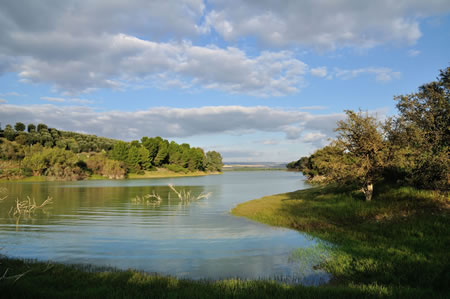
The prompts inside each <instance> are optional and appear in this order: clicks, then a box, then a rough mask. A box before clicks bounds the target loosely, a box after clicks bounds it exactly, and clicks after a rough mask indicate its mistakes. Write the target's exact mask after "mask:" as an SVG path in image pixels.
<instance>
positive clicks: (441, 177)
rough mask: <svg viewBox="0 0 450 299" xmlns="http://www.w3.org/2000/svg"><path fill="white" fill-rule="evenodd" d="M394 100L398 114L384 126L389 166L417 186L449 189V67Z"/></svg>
mask: <svg viewBox="0 0 450 299" xmlns="http://www.w3.org/2000/svg"><path fill="white" fill-rule="evenodd" d="M395 100H397V109H398V110H399V116H398V117H396V118H394V119H392V120H391V121H390V122H389V123H388V125H387V126H386V127H387V132H388V138H389V141H390V145H391V150H390V155H391V157H392V159H391V160H392V161H393V163H392V164H393V165H392V167H393V168H394V169H396V170H397V171H398V172H399V173H401V174H402V175H403V176H405V178H406V179H407V180H409V181H411V183H413V184H414V185H416V186H419V187H425V188H438V189H448V188H449V173H450V169H449V164H450V160H449V155H448V152H449V143H450V67H448V68H447V69H445V70H442V71H441V72H440V75H439V77H438V79H437V81H434V82H431V83H428V84H424V85H422V86H420V87H419V91H418V92H416V93H412V94H408V95H401V96H398V97H395Z"/></svg>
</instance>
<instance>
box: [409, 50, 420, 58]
mask: <svg viewBox="0 0 450 299" xmlns="http://www.w3.org/2000/svg"><path fill="white" fill-rule="evenodd" d="M419 54H420V51H419V50H416V49H411V50H409V51H408V56H409V57H416V56H417V55H419Z"/></svg>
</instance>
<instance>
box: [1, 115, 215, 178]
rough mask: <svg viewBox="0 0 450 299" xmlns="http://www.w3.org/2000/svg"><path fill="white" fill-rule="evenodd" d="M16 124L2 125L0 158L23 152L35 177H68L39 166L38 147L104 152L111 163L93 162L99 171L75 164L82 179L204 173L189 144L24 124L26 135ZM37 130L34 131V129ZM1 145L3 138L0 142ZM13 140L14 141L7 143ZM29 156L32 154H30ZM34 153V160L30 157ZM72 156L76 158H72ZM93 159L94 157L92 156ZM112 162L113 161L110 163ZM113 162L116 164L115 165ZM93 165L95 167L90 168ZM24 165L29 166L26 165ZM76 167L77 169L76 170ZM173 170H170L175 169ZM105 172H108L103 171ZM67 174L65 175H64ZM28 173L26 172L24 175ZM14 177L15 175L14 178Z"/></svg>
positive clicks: (56, 169)
mask: <svg viewBox="0 0 450 299" xmlns="http://www.w3.org/2000/svg"><path fill="white" fill-rule="evenodd" d="M18 124H19V125H17V124H16V127H17V128H18V129H19V130H17V131H16V130H14V129H13V128H12V127H11V125H6V127H5V130H4V131H3V132H2V133H3V135H4V136H5V138H6V140H5V141H7V142H4V144H1V143H0V159H3V160H14V161H21V160H22V159H23V158H24V157H25V150H26V151H27V153H28V154H27V157H26V160H25V162H24V163H25V164H24V165H25V166H24V167H26V168H27V169H31V171H33V173H34V174H35V175H51V176H53V177H56V178H60V179H63V178H65V177H66V178H68V179H72V178H70V176H69V175H68V174H67V173H69V172H70V171H69V170H67V171H66V169H69V168H67V167H62V166H61V167H62V168H61V167H59V166H56V165H55V167H53V168H52V167H50V166H49V165H47V164H48V163H47V164H45V163H44V164H45V165H44V166H42V163H43V159H44V158H43V157H40V155H39V153H37V151H36V150H35V149H36V148H39V149H40V150H43V148H48V149H55V151H53V152H55V153H56V152H57V150H58V149H59V150H62V151H64V150H67V151H70V152H71V153H72V154H82V153H91V154H92V153H99V152H104V153H106V155H107V156H108V157H109V158H111V159H112V160H109V159H107V158H106V157H105V158H102V159H100V160H101V161H97V162H99V163H106V165H102V166H101V170H98V173H96V170H92V169H90V167H87V168H86V169H84V168H83V167H80V166H79V165H78V166H77V165H75V166H74V167H72V166H73V165H72V166H70V167H72V168H70V169H72V170H73V171H72V172H73V173H75V172H76V175H75V176H74V177H79V178H83V177H85V175H84V174H85V173H87V174H91V173H95V174H100V175H104V176H106V177H113V178H121V177H124V176H125V175H126V173H127V172H130V173H144V171H145V170H154V169H155V167H165V166H166V165H177V167H175V168H176V169H177V171H184V169H189V171H198V170H199V171H204V170H206V163H207V157H206V155H205V153H204V152H203V150H202V149H200V148H191V147H190V146H189V144H182V145H179V144H177V143H176V142H174V141H172V142H170V143H169V141H168V140H165V139H163V138H161V137H154V138H149V137H143V138H142V140H141V142H139V141H137V140H134V141H132V142H131V143H128V142H124V141H118V140H113V139H108V138H103V137H97V136H95V135H86V134H79V133H74V132H67V131H59V130H57V129H54V128H48V126H47V125H45V124H39V125H38V126H37V127H36V126H35V125H33V124H29V125H28V132H25V125H23V126H22V125H20V124H22V123H18ZM36 129H37V130H36ZM0 140H1V141H2V143H3V141H4V139H0ZM9 141H14V142H9ZM31 153H32V154H31ZM34 154H36V155H35V156H34V157H33V155H34ZM75 156H76V155H75ZM94 156H95V155H94ZM221 159H222V157H221V156H220V154H219V153H216V154H215V156H214V157H213V160H214V161H212V160H211V161H210V166H209V168H208V169H209V170H208V171H216V170H213V169H218V168H219V167H221ZM113 160H115V162H114V161H113ZM97 162H95V163H94V162H91V164H93V166H92V167H93V168H94V169H97V168H98V167H99V165H97V164H96V163H97ZM116 162H117V163H116ZM94 164H95V165H94ZM26 165H29V167H28V166H26ZM77 167H78V168H77ZM175 168H174V169H175ZM106 169H108V171H106ZM65 171H66V172H67V173H66V174H65V173H64V172H65ZM28 173H29V172H28ZM14 176H16V175H14Z"/></svg>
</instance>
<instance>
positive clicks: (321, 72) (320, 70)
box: [311, 66, 327, 78]
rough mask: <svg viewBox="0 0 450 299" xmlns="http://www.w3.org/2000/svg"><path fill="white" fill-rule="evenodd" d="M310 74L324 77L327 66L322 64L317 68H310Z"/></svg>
mask: <svg viewBox="0 0 450 299" xmlns="http://www.w3.org/2000/svg"><path fill="white" fill-rule="evenodd" d="M311 75H313V76H315V77H322V78H323V77H326V75H327V67H326V66H322V67H317V68H312V69H311Z"/></svg>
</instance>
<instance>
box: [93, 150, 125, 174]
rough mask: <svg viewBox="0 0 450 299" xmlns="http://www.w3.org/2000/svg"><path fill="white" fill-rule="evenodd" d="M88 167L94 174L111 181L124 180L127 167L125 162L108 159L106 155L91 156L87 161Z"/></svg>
mask: <svg viewBox="0 0 450 299" xmlns="http://www.w3.org/2000/svg"><path fill="white" fill-rule="evenodd" d="M85 163H86V167H87V169H88V170H90V171H91V172H92V173H93V174H97V175H101V176H104V177H107V178H110V179H123V178H124V177H125V175H126V167H125V165H124V163H123V162H119V161H115V160H111V159H108V158H107V157H106V155H105V154H103V153H98V154H93V155H90V156H89V157H87V158H86V159H85Z"/></svg>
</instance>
